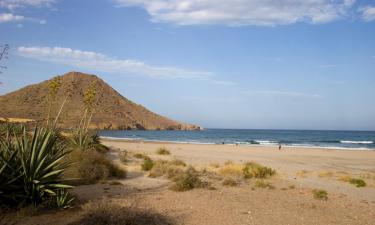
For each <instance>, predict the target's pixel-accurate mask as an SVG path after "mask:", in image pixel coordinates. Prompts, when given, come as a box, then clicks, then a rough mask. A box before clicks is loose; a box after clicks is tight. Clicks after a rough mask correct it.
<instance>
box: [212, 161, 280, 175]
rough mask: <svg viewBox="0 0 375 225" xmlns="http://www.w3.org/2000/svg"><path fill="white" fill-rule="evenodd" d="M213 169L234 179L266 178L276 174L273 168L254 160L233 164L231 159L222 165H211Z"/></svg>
mask: <svg viewBox="0 0 375 225" xmlns="http://www.w3.org/2000/svg"><path fill="white" fill-rule="evenodd" d="M213 169H214V170H215V171H217V173H218V174H219V175H220V176H223V177H230V178H236V179H239V178H245V179H251V178H259V179H266V178H270V177H272V176H274V175H275V174H276V171H275V170H274V169H272V168H269V167H266V166H262V165H260V164H257V163H254V162H247V163H244V164H235V163H233V162H231V161H227V162H226V163H225V164H224V165H223V166H221V167H220V166H215V167H213Z"/></svg>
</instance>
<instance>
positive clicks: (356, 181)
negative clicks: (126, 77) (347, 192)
mask: <svg viewBox="0 0 375 225" xmlns="http://www.w3.org/2000/svg"><path fill="white" fill-rule="evenodd" d="M349 183H351V184H354V185H355V186H356V187H365V186H366V182H365V181H364V180H362V179H356V178H351V179H350V180H349Z"/></svg>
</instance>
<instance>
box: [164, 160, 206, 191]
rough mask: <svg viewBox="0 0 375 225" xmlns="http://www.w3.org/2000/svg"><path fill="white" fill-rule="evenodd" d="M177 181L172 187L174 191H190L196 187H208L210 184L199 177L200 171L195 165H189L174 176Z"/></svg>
mask: <svg viewBox="0 0 375 225" xmlns="http://www.w3.org/2000/svg"><path fill="white" fill-rule="evenodd" d="M174 180H175V183H174V185H173V186H172V187H171V190H174V191H188V190H191V189H194V188H202V187H206V186H207V185H208V184H207V183H206V182H203V181H202V180H201V179H200V178H199V174H198V172H197V171H196V170H195V169H194V168H193V167H191V166H190V167H188V168H187V169H186V170H185V171H183V172H182V173H179V174H178V176H176V177H174Z"/></svg>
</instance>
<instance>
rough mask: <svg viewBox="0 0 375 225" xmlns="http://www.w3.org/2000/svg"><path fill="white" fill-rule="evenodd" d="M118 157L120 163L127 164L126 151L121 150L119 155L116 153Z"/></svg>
mask: <svg viewBox="0 0 375 225" xmlns="http://www.w3.org/2000/svg"><path fill="white" fill-rule="evenodd" d="M118 156H119V159H120V161H121V162H122V163H123V164H125V165H126V164H127V163H128V151H126V150H121V151H120V152H119V153H118Z"/></svg>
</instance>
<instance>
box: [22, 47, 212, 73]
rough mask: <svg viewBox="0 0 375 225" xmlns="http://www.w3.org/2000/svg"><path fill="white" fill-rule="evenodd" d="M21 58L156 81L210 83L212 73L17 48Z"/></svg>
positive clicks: (56, 50) (52, 49) (82, 53)
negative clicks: (139, 76) (191, 80)
mask: <svg viewBox="0 0 375 225" xmlns="http://www.w3.org/2000/svg"><path fill="white" fill-rule="evenodd" d="M17 53H18V55H20V56H23V57H27V58H32V59H37V60H40V61H45V62H54V63H60V64H64V65H69V66H74V67H77V68H80V69H88V70H94V71H100V72H110V73H118V74H135V75H145V76H149V77H155V78H189V79H200V80H210V77H211V76H212V75H213V74H212V73H211V72H202V71H192V70H186V69H182V68H178V67H164V66H153V65H149V64H146V63H144V62H142V61H138V60H132V59H116V58H112V57H109V56H106V55H104V54H101V53H95V52H90V51H81V50H75V49H71V48H62V47H18V49H17Z"/></svg>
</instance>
